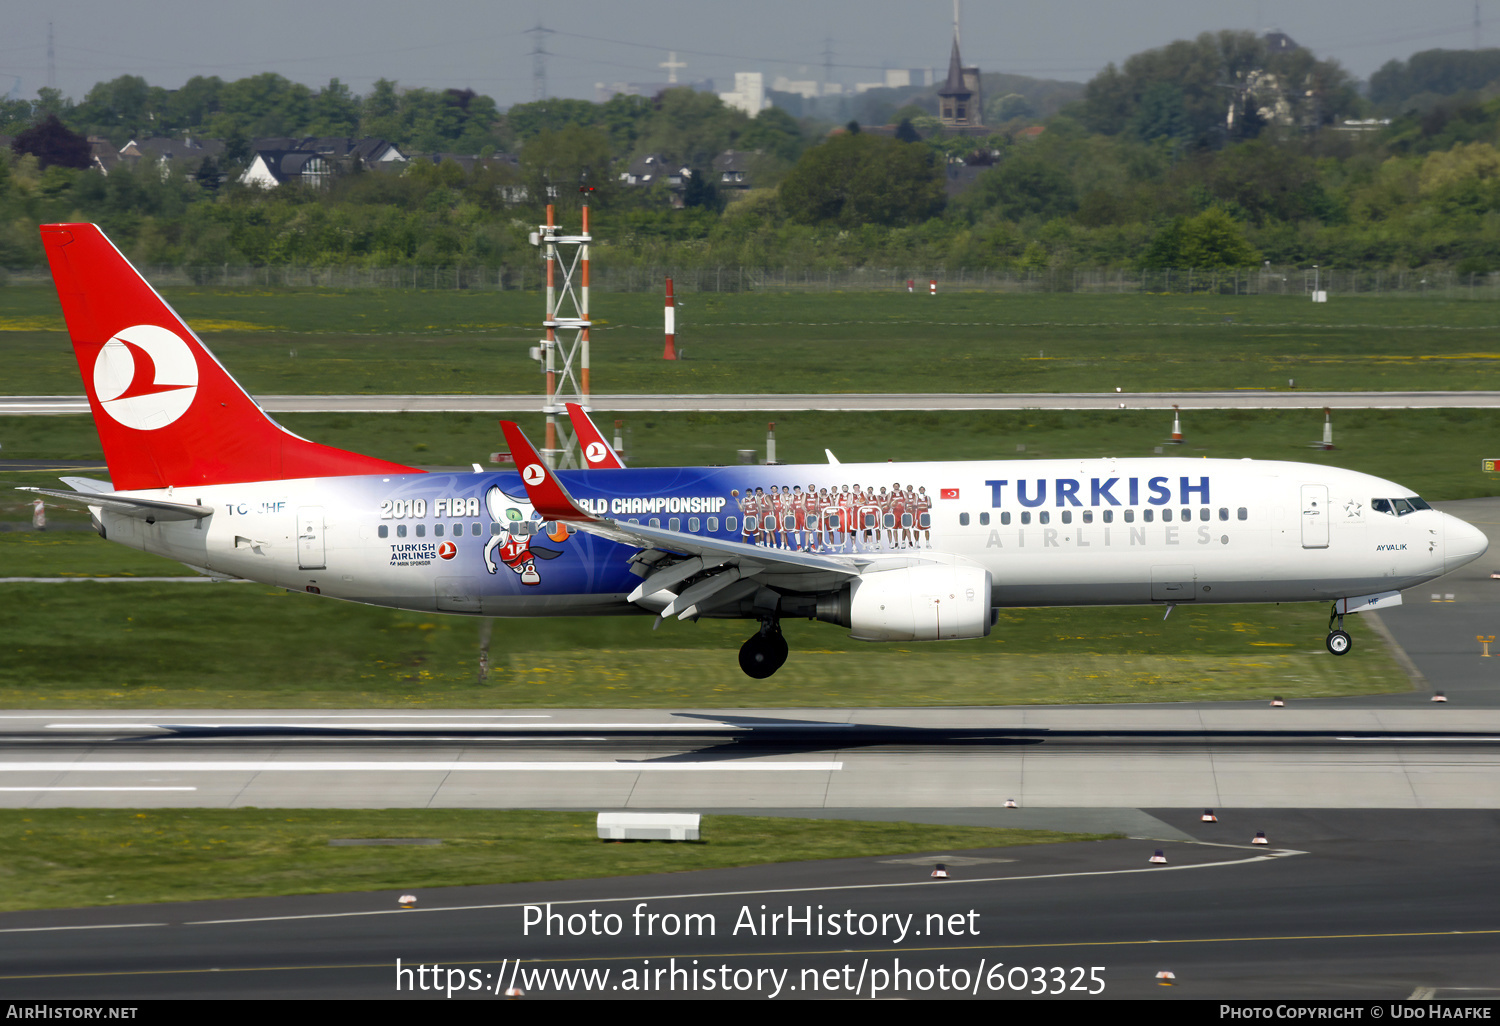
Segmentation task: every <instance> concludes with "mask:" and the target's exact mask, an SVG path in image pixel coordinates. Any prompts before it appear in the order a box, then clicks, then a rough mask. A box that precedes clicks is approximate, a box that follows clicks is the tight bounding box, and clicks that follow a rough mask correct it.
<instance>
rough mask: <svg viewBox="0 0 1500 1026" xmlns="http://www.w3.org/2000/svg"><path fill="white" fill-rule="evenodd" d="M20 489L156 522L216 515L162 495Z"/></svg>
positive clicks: (197, 518) (211, 508)
mask: <svg viewBox="0 0 1500 1026" xmlns="http://www.w3.org/2000/svg"><path fill="white" fill-rule="evenodd" d="M16 490H17V491H21V492H36V493H37V494H39V495H49V496H51V497H52V498H54V499H61V500H62V501H64V502H69V503H76V504H78V505H80V506H85V507H88V506H94V507H98V508H100V509H107V510H109V511H110V512H111V513H123V514H124V515H125V516H127V517H135V518H136V519H137V520H145V521H147V522H149V523H155V522H156V521H158V520H202V519H203V518H204V517H209V516H213V514H214V507H212V506H194V505H189V504H185V503H181V502H163V501H162V500H160V499H136V498H132V497H130V496H127V495H114V494H111V493H108V492H65V491H63V490H62V489H60V488H29V487H27V488H17V489H16Z"/></svg>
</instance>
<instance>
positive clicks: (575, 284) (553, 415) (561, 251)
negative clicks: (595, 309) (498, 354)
mask: <svg viewBox="0 0 1500 1026" xmlns="http://www.w3.org/2000/svg"><path fill="white" fill-rule="evenodd" d="M579 191H580V192H581V193H583V228H582V231H581V232H579V234H577V235H563V234H562V228H561V226H560V225H558V224H557V223H556V222H557V217H556V214H555V208H554V206H553V204H551V203H549V204H547V223H546V224H544V225H541V226H540V228H541V230H540V231H539V232H538V233H537V235H536V236H534V238H535V239H536V240H537V244H538V245H540V246H541V247H542V251H543V254H544V256H545V259H546V261H547V317H546V319H545V320H544V321H542V327H543V328H545V329H546V336H545V337H544V338H543V339H542V344H541V346H540V350H541V352H540V353H538V354H537V355H539V356H540V357H541V360H542V364H543V367H544V369H545V370H546V372H547V397H546V399H545V400H544V402H543V404H542V412H543V413H545V414H546V415H547V441H546V445H545V447H544V448H543V449H542V453H541V455H542V458H543V459H545V460H546V461H547V465H548V466H550V467H552V468H553V469H554V470H556V469H559V468H561V469H567V468H569V467H572V466H574V452H573V449H574V445H575V442H576V439H575V438H574V437H573V433H572V431H570V430H569V429H568V427H567V426H566V425H567V424H568V423H569V421H568V418H567V417H566V416H564V417H563V419H562V422H561V423H559V421H558V414H564V415H566V413H567V408H566V406H565V405H564V404H566V403H577V404H578V405H580V406H582V407H583V408H584V409H585V410H587V409H588V408H589V242H590V241H592V236H590V235H589V205H588V194H589V193H590V192H592V191H593V190H592V189H591V188H590V187H589V186H587V185H585V186H583V187H582V188H580V189H579Z"/></svg>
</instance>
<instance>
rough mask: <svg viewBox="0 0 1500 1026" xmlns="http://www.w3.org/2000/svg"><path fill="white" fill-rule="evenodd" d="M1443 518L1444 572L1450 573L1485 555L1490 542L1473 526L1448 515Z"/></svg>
mask: <svg viewBox="0 0 1500 1026" xmlns="http://www.w3.org/2000/svg"><path fill="white" fill-rule="evenodd" d="M1443 516H1444V522H1443V572H1444V573H1449V572H1451V571H1454V570H1457V569H1458V568H1459V567H1461V566H1463V565H1464V564H1465V563H1472V562H1473V561H1474V560H1476V559H1478V558H1479V557H1480V556H1482V555H1484V553H1485V550H1486V549H1488V548H1489V547H1490V540H1489V538H1488V537H1487V536H1486V535H1485V533H1484V532H1483V531H1481V530H1480V529H1479V528H1477V527H1475V526H1474V525H1473V524H1470V523H1466V522H1465V521H1462V520H1460V519H1458V517H1455V516H1449V515H1448V514H1446V513H1445V514H1443Z"/></svg>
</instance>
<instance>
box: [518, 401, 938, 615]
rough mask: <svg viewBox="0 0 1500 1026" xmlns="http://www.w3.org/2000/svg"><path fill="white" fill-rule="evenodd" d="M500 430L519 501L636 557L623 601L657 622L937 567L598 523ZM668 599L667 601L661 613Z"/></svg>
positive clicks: (529, 451)
mask: <svg viewBox="0 0 1500 1026" xmlns="http://www.w3.org/2000/svg"><path fill="white" fill-rule="evenodd" d="M500 427H501V428H502V429H503V430H504V431H505V439H506V441H507V442H508V443H509V445H510V451H511V454H512V455H513V456H514V457H515V461H516V466H517V467H518V468H519V469H520V471H521V481H522V483H523V484H524V485H525V487H526V496H527V498H528V499H529V500H530V501H531V505H532V507H533V508H534V509H535V510H536V511H537V513H538V514H539V515H540V516H541V518H542V519H543V520H554V521H561V522H563V523H565V524H567V525H568V526H570V527H575V528H577V529H578V530H580V531H585V532H587V533H589V534H593V535H597V536H598V537H601V538H607V539H608V540H610V541H613V542H618V543H619V544H621V545H630V546H634V547H635V548H638V549H640V550H641V551H640V552H637V553H636V555H635V556H634V557H632V559H631V570H632V572H634V573H635V574H637V575H639V576H641V577H643V578H645V579H644V580H643V581H642V582H641V583H640V585H638V586H637V587H636V589H635V590H634V591H633V592H631V593H630V601H631V602H636V603H640V604H643V605H646V606H647V608H652V609H658V611H659V613H660V615H661V616H663V617H667V616H676V617H678V618H679V619H684V620H686V619H691V618H695V617H698V616H702V615H703V614H705V613H708V612H711V611H712V610H714V609H718V608H720V607H722V606H725V605H729V604H731V603H734V602H738V601H740V600H741V599H743V598H746V597H748V596H751V595H753V594H755V593H756V592H757V591H758V590H760V588H762V587H765V586H767V585H770V584H775V585H779V586H782V587H787V588H791V589H794V590H797V591H825V590H831V589H833V588H836V587H838V586H839V585H840V584H842V583H844V582H846V581H848V580H849V579H850V578H854V577H858V576H860V575H861V574H862V573H865V572H866V571H867V570H871V569H876V568H878V569H895V568H897V567H902V566H914V565H916V564H919V563H930V562H937V560H931V559H924V558H922V557H918V556H885V557H878V556H877V557H864V556H852V555H823V554H814V553H810V552H793V551H789V550H786V549H771V548H767V547H765V546H763V545H746V544H744V543H742V542H732V541H724V540H722V539H718V538H705V537H703V536H702V535H696V534H687V533H684V532H681V531H668V530H664V529H662V528H660V527H646V526H643V525H641V524H632V523H621V522H619V521H617V520H610V519H607V518H604V517H599V516H596V515H594V514H592V513H589V512H588V511H587V510H585V509H583V508H582V507H581V506H579V505H578V503H577V502H575V501H574V499H573V497H572V496H571V495H569V494H568V491H567V489H566V488H564V487H563V484H562V482H561V481H559V480H558V478H557V475H556V474H554V473H553V472H552V471H551V470H550V469H548V468H547V465H546V464H545V463H543V462H542V459H541V457H540V456H538V455H537V452H536V448H535V447H534V446H533V445H532V444H531V442H530V440H529V439H527V437H526V436H525V434H523V433H522V431H521V429H520V428H519V427H517V426H516V425H515V424H514V423H512V422H511V421H501V422H500ZM660 593H666V594H665V595H662V594H660ZM653 596H656V598H655V600H654V601H653V600H652V599H653ZM667 597H670V601H668V602H667V603H666V605H665V606H662V599H663V598H667Z"/></svg>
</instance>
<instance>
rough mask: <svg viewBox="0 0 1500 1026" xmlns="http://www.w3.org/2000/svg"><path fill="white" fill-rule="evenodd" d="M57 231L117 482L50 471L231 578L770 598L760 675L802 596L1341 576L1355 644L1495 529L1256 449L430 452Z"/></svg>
mask: <svg viewBox="0 0 1500 1026" xmlns="http://www.w3.org/2000/svg"><path fill="white" fill-rule="evenodd" d="M41 235H42V241H43V244H44V248H45V250H46V253H47V258H48V261H49V263H50V265H51V268H52V274H53V278H54V282H55V284H56V286H57V291H58V297H59V300H60V301H61V304H62V309H63V314H64V317H65V319H66V321H67V326H68V332H69V335H70V336H71V339H72V342H73V346H74V351H75V355H76V357H77V359H78V362H79V367H80V370H81V372H82V376H83V381H84V386H85V390H86V391H87V393H88V400H89V407H90V409H91V411H92V413H93V417H94V423H95V425H96V427H97V429H98V432H99V437H100V441H101V443H102V446H103V449H104V455H105V460H106V463H107V466H108V471H109V480H108V481H101V480H94V479H89V478H82V477H65V478H62V481H63V482H64V483H65V484H67V485H68V486H69V488H70V489H71V490H68V491H65V490H62V489H47V488H38V489H31V490H33V491H38V492H41V493H42V494H46V495H50V496H53V497H56V498H63V499H68V500H70V501H73V502H77V503H79V504H81V505H83V506H86V507H87V508H88V509H89V511H90V514H91V517H92V521H93V524H94V527H95V529H96V530H97V531H98V533H99V534H100V535H101V536H102V537H104V538H107V539H109V540H111V541H115V542H119V543H121V544H124V545H128V546H131V547H133V548H138V549H141V550H143V551H147V552H152V553H156V554H158V555H162V556H166V557H168V558H170V559H175V560H178V561H180V562H182V563H185V564H187V565H188V566H190V567H192V568H194V569H197V570H199V571H200V572H203V573H206V574H210V575H214V576H218V577H225V578H247V579H250V580H255V581H260V582H264V583H269V584H273V585H276V586H279V587H282V588H286V589H289V590H294V591H304V592H308V593H312V594H319V595H326V596H332V597H336V598H342V599H347V600H351V601H356V602H364V603H369V604H373V605H380V606H390V607H396V608H404V609H414V610H422V611H427V612H433V611H436V612H444V613H455V614H466V615H472V616H489V617H502V616H504V617H521V616H579V615H613V614H632V613H634V614H641V615H653V616H655V617H656V625H657V626H660V625H661V623H662V622H663V621H665V620H666V619H668V618H676V619H678V620H696V619H699V618H703V617H710V618H736V619H745V620H751V621H755V622H756V623H757V625H758V626H757V629H756V632H755V633H754V634H753V635H751V637H750V638H749V639H747V640H746V641H745V642H744V644H743V645H742V646H741V648H740V653H739V661H740V666H741V668H742V669H743V670H744V671H745V673H747V674H748V675H750V676H752V677H756V678H765V677H769V676H770V675H771V674H773V673H775V672H776V671H777V669H779V668H780V667H781V666H782V665H783V663H785V661H786V659H787V656H788V646H787V642H786V640H785V638H784V637H783V635H782V631H781V626H780V625H781V621H782V620H783V619H786V618H788V617H798V618H809V619H816V620H821V621H825V622H828V623H832V624H836V625H838V626H840V627H843V628H845V629H846V630H848V631H849V634H850V636H851V637H853V638H856V639H859V640H864V641H872V642H874V641H895V642H910V641H929V640H945V639H960V638H982V637H984V636H986V635H988V634H989V632H990V629H991V627H992V625H993V624H994V623H995V622H996V621H997V618H998V612H999V610H1000V609H1001V608H1003V607H1020V606H1081V605H1155V606H1158V607H1163V608H1164V609H1165V611H1166V615H1170V614H1171V612H1172V610H1173V609H1174V608H1175V607H1176V606H1177V605H1180V604H1184V603H1192V604H1194V605H1208V604H1217V603H1243V602H1301V601H1312V600H1320V601H1324V602H1330V603H1331V610H1330V615H1329V623H1328V633H1327V637H1326V641H1325V643H1326V645H1327V648H1328V650H1329V651H1330V652H1331V653H1333V654H1334V655H1344V654H1346V653H1348V651H1349V650H1350V648H1351V642H1350V638H1349V635H1348V633H1347V632H1346V631H1344V630H1343V618H1344V616H1345V615H1346V614H1352V613H1359V612H1365V611H1369V610H1373V609H1383V608H1387V607H1389V606H1393V605H1396V604H1399V603H1400V601H1401V591H1402V589H1405V588H1410V587H1414V586H1416V585H1419V584H1422V583H1424V582H1426V581H1430V580H1432V579H1433V578H1436V577H1438V576H1440V575H1442V574H1444V573H1447V572H1449V571H1451V570H1454V569H1456V568H1457V567H1459V566H1462V565H1464V564H1466V563H1469V562H1471V561H1472V560H1474V559H1477V558H1478V557H1479V556H1480V555H1482V554H1483V553H1484V552H1485V550H1486V548H1487V547H1488V540H1487V539H1486V537H1485V535H1484V534H1483V533H1482V532H1480V531H1479V530H1478V529H1476V528H1474V527H1472V526H1470V525H1469V524H1467V523H1465V522H1464V521H1462V520H1460V519H1458V518H1456V517H1453V516H1450V515H1447V514H1444V513H1442V512H1439V511H1437V510H1434V509H1432V508H1431V507H1430V506H1429V505H1428V504H1427V503H1426V502H1424V501H1423V500H1422V499H1421V498H1420V497H1418V496H1416V495H1415V494H1413V493H1412V492H1411V490H1410V489H1408V488H1404V487H1402V486H1401V485H1399V484H1395V483H1393V482H1390V481H1386V480H1383V479H1381V478H1378V477H1373V476H1371V475H1368V474H1363V473H1357V472H1354V471H1350V470H1341V469H1335V468H1327V467H1322V466H1314V465H1309V464H1300V463H1290V462H1271V461H1261V460H1250V459H1245V460H1230V459H1204V460H1189V459H1183V458H1180V457H1177V458H1173V457H1165V458H1145V459H1134V458H1118V459H1116V458H1103V459H1093V458H1089V459H1064V460H1030V461H1025V462H1016V461H1008V462H1007V461H999V460H996V461H977V462H922V463H902V464H894V463H878V464H849V463H839V462H837V461H836V460H834V459H833V456H832V454H831V453H829V463H828V464H827V465H823V464H814V465H804V466H775V465H767V466H734V467H673V468H627V467H624V466H623V465H621V464H620V461H619V460H618V457H617V456H615V454H614V453H613V451H612V450H608V446H607V445H604V443H603V439H602V437H600V438H599V439H598V441H599V443H600V445H602V446H603V449H604V450H608V455H609V456H610V457H612V458H611V459H608V460H605V459H602V458H601V459H599V460H597V461H595V462H597V464H598V465H599V466H600V467H601V468H603V469H583V470H561V471H555V470H553V469H551V468H549V467H548V466H547V465H546V463H545V462H544V461H543V460H542V459H541V457H540V456H539V455H538V454H537V452H536V449H535V448H534V447H533V446H532V444H531V442H530V441H529V440H528V439H527V438H526V436H525V434H524V433H523V432H522V431H521V429H520V428H519V427H518V426H517V425H516V424H514V423H513V422H509V421H502V422H501V427H502V429H503V431H504V433H505V435H506V439H507V441H508V443H509V445H510V451H511V455H512V457H513V459H514V461H515V469H510V470H499V471H485V470H483V469H482V468H480V466H479V465H478V464H475V465H474V469H473V472H456V473H450V472H430V473H428V472H423V471H422V470H420V469H418V468H416V467H409V466H405V465H402V464H399V463H393V462H389V461H386V460H380V459H375V458H373V457H369V456H364V455H360V454H357V453H352V452H346V451H344V450H340V449H335V448H332V447H329V446H324V445H320V444H318V443H316V442H312V441H309V440H307V439H304V438H301V437H299V436H297V435H295V434H293V433H291V432H290V431H287V430H286V429H285V428H283V427H281V426H280V425H279V424H277V423H276V422H275V421H273V420H272V419H271V418H270V417H269V416H267V415H266V413H265V412H264V411H263V410H262V409H261V408H260V407H259V405H257V404H256V402H255V400H254V399H253V398H251V397H250V396H249V395H248V394H247V393H246V392H245V390H244V389H243V388H241V387H240V385H239V384H238V383H237V382H235V380H234V379H233V378H232V377H231V376H230V374H229V372H228V371H227V370H226V369H225V368H224V367H223V365H221V364H220V363H219V362H218V361H217V360H216V359H215V358H214V356H213V355H212V354H211V353H210V352H209V351H208V349H207V347H205V346H204V345H203V343H202V341H201V340H200V339H199V338H198V337H197V336H196V335H195V334H194V333H193V331H192V330H191V329H190V328H189V327H188V326H187V324H186V323H185V322H184V321H183V320H182V319H181V318H180V317H179V316H178V315H177V314H176V313H175V312H174V311H173V310H172V309H171V307H169V306H168V305H167V303H166V302H165V301H164V300H163V299H162V298H161V296H160V295H158V294H157V293H156V292H155V290H153V289H152V288H151V286H150V285H149V284H148V283H147V282H146V280H145V279H144V278H143V277H142V276H141V275H140V274H139V273H138V272H137V271H136V270H135V268H134V267H132V266H131V265H130V263H129V262H128V261H127V260H126V259H125V258H124V256H123V255H121V253H120V252H119V251H118V250H117V249H116V248H115V247H114V245H113V244H112V243H110V241H109V240H108V239H107V238H106V237H105V236H104V234H103V233H102V232H101V231H100V230H99V229H98V228H97V227H96V226H94V225H89V224H54V225H44V226H42V228H41ZM570 413H572V411H570ZM580 417H581V418H582V421H584V422H586V421H587V416H586V415H585V414H584V413H583V411H582V410H581V409H580V410H578V411H577V413H576V414H575V415H574V417H573V422H574V425H575V428H577V427H579V426H580V420H579V418H580ZM590 429H592V425H590ZM593 434H594V435H596V436H597V434H598V432H597V430H593ZM587 446H588V442H587V441H586V442H585V448H586V449H587ZM605 454H606V453H605V452H604V451H599V452H596V456H599V457H603V456H604V455H605Z"/></svg>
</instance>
